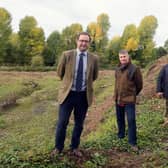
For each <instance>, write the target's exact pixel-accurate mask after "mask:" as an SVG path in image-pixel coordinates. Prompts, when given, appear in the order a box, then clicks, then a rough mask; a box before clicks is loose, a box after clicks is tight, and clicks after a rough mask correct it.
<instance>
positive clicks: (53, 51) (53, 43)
mask: <svg viewBox="0 0 168 168" xmlns="http://www.w3.org/2000/svg"><path fill="white" fill-rule="evenodd" d="M61 52H62V39H61V35H60V33H59V32H58V31H54V32H52V33H51V34H50V35H49V37H48V38H47V42H46V47H45V50H44V53H43V56H44V63H45V65H48V66H53V65H54V64H57V61H58V56H59V55H60V54H61Z"/></svg>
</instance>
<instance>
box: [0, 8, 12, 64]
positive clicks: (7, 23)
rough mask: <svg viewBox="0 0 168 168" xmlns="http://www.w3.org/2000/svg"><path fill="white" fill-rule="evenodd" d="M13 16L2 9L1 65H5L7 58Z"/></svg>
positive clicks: (0, 10) (0, 22) (0, 12)
mask: <svg viewBox="0 0 168 168" xmlns="http://www.w3.org/2000/svg"><path fill="white" fill-rule="evenodd" d="M11 20H12V18H11V15H10V13H9V12H8V11H7V10H6V9H4V8H0V64H2V63H4V61H5V57H6V56H7V48H8V45H9V37H10V35H11V33H12V28H11Z"/></svg>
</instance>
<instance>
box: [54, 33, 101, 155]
mask: <svg viewBox="0 0 168 168" xmlns="http://www.w3.org/2000/svg"><path fill="white" fill-rule="evenodd" d="M90 41H91V38H90V35H89V34H88V33H87V32H81V33H79V34H78V36H77V39H76V43H77V49H73V50H69V51H65V52H63V54H62V56H61V59H60V62H59V65H58V70H57V73H58V76H59V77H60V79H61V80H62V84H61V86H60V89H59V93H58V102H59V104H60V106H59V117H58V123H57V128H56V137H55V148H54V150H53V151H52V153H51V155H52V156H55V155H57V154H59V153H61V152H62V150H63V148H64V141H65V136H66V128H67V125H68V122H69V118H70V115H71V112H72V111H73V112H74V123H75V124H74V128H73V133H72V139H71V144H70V149H71V152H72V153H73V154H74V155H76V156H81V152H80V151H79V150H78V146H79V144H80V136H81V133H82V130H83V124H84V120H85V116H86V113H87V110H88V106H90V105H91V103H92V99H93V81H95V80H96V79H97V77H98V57H97V56H96V55H93V54H91V53H89V52H88V47H89V44H90Z"/></svg>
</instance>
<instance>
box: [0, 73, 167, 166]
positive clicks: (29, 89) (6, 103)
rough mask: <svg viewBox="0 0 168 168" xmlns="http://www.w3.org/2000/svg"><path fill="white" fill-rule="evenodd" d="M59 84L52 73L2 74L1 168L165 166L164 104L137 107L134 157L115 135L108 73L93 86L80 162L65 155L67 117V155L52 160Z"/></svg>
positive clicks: (145, 101) (150, 101)
mask: <svg viewBox="0 0 168 168" xmlns="http://www.w3.org/2000/svg"><path fill="white" fill-rule="evenodd" d="M59 85H60V80H59V79H58V77H57V76H56V73H55V72H0V151H1V152H0V167H2V168H4V167H5V168H6V167H9V168H14V167H16V168H18V167H19V168H29V167H30V168H43V167H48V168H52V167H53V168H54V167H57V168H71V167H72V168H100V167H102V168H106V167H107V168H110V167H115V168H117V167H124V168H125V167H146V168H148V167H149V168H150V167H151V168H153V167H159V168H166V167H168V126H167V127H163V126H162V123H163V111H164V110H165V109H164V106H165V105H164V100H161V99H160V100H158V99H154V98H153V99H146V98H141V100H140V103H139V105H137V129H138V146H139V148H140V150H139V152H138V153H134V152H133V151H131V150H130V146H129V145H128V143H127V137H126V138H124V139H123V140H122V141H119V140H118V139H117V136H116V131H117V128H116V118H115V109H114V106H113V102H112V100H111V96H112V95H113V85H114V74H113V72H112V71H102V72H101V73H100V77H99V79H98V80H97V81H96V82H95V100H94V104H93V106H92V107H91V108H90V109H89V113H88V116H87V118H86V122H85V125H86V126H85V130H84V134H83V135H82V138H81V151H82V153H83V157H82V158H75V157H73V156H71V155H70V154H69V153H68V145H69V141H70V137H71V130H72V128H73V120H72V118H71V120H70V124H69V127H68V130H67V139H66V142H65V151H64V153H63V155H62V156H60V157H58V158H55V159H51V158H50V156H49V153H50V151H51V150H52V148H53V146H54V135H55V124H56V122H57V112H58V104H57V92H58V88H59Z"/></svg>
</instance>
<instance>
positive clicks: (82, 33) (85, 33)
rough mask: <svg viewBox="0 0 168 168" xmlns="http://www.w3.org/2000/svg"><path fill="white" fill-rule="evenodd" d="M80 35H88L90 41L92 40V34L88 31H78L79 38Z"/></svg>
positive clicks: (77, 37)
mask: <svg viewBox="0 0 168 168" xmlns="http://www.w3.org/2000/svg"><path fill="white" fill-rule="evenodd" d="M80 35H86V36H88V37H89V41H91V36H90V34H89V33H88V32H80V33H78V34H77V36H76V39H77V40H78V39H79V37H80Z"/></svg>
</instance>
